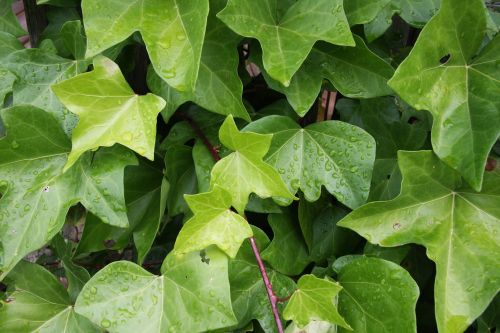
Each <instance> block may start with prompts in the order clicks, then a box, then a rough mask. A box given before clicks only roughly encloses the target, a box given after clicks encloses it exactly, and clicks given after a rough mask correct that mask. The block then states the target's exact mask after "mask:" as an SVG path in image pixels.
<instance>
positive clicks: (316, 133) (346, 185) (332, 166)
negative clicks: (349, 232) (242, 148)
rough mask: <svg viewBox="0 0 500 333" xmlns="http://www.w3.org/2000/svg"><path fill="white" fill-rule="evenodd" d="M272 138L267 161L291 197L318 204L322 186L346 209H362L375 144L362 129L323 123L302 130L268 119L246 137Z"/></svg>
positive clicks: (286, 120)
mask: <svg viewBox="0 0 500 333" xmlns="http://www.w3.org/2000/svg"><path fill="white" fill-rule="evenodd" d="M246 130H248V131H253V132H258V133H272V134H273V140H272V144H271V149H270V150H269V152H268V153H267V155H266V161H267V162H268V163H269V164H271V165H272V166H274V167H275V168H276V169H277V170H278V172H279V173H280V175H281V178H282V179H283V181H284V182H285V183H286V185H287V186H288V188H289V189H290V190H291V191H292V193H296V192H297V191H298V190H299V189H301V190H302V191H303V192H304V195H305V198H306V200H308V201H316V200H318V198H319V196H320V194H321V186H322V185H324V186H325V187H326V189H327V190H328V192H330V193H331V194H333V195H334V196H335V197H336V198H337V199H338V200H339V201H340V202H342V203H343V204H345V205H347V206H348V207H350V208H355V207H358V206H360V205H362V204H363V203H364V202H365V201H366V198H367V197H368V192H369V190H370V178H371V170H372V168H373V160H374V159H375V141H374V140H373V138H372V137H371V136H370V135H369V134H368V133H366V132H365V131H363V130H362V129H360V128H358V127H355V126H352V125H349V124H346V123H344V122H340V121H333V120H332V121H323V122H320V123H315V124H312V125H309V126H307V127H306V128H304V129H302V128H300V126H299V125H298V124H297V123H296V122H294V121H292V120H291V119H290V118H288V117H283V116H269V117H265V118H262V119H259V120H256V121H254V122H252V123H251V124H250V125H248V126H247V127H246V128H245V131H246Z"/></svg>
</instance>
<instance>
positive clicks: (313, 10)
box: [217, 0, 354, 87]
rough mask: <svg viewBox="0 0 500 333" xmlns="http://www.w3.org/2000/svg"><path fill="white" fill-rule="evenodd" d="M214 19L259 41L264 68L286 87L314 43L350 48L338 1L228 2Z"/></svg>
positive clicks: (347, 27) (348, 31) (340, 2)
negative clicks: (320, 41)
mask: <svg viewBox="0 0 500 333" xmlns="http://www.w3.org/2000/svg"><path fill="white" fill-rule="evenodd" d="M217 16H218V17H219V18H220V19H221V20H222V21H224V23H226V24H227V25H228V26H229V27H230V28H231V29H233V30H234V31H235V32H236V33H238V34H240V35H242V36H245V37H252V38H256V39H258V40H259V42H260V43H261V45H262V50H263V59H262V60H263V62H264V68H265V69H266V71H267V72H268V73H269V75H270V76H271V77H272V78H273V79H275V80H277V81H279V82H281V83H282V84H283V85H284V86H286V87H287V86H288V85H289V84H290V80H291V79H292V76H293V75H294V74H295V72H296V71H297V70H298V69H299V67H300V65H301V64H302V63H303V62H304V60H305V59H306V57H307V55H308V54H309V52H310V51H311V49H312V47H313V45H314V43H316V41H318V40H323V41H326V42H329V43H332V44H337V45H347V46H354V41H353V39H352V35H351V31H350V30H349V24H348V23H347V19H346V17H345V14H344V8H343V1H342V0H332V1H330V0H320V1H313V0H299V1H296V2H295V1H276V0H258V1H255V0H229V1H228V4H227V6H226V8H224V9H223V10H222V11H221V12H220V13H219V14H217Z"/></svg>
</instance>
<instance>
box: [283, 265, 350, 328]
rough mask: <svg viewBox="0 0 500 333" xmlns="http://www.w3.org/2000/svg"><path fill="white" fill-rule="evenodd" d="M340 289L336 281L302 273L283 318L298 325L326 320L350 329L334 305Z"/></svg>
mask: <svg viewBox="0 0 500 333" xmlns="http://www.w3.org/2000/svg"><path fill="white" fill-rule="evenodd" d="M341 289H342V287H341V286H340V285H339V284H338V283H336V282H333V281H331V280H330V279H328V278H324V279H320V278H317V277H315V276H314V275H310V274H307V275H303V276H302V277H301V278H300V279H299V282H298V283H297V290H295V292H294V293H293V295H292V297H291V298H290V301H289V302H288V304H287V306H286V308H285V311H284V312H283V318H285V319H286V320H293V322H294V323H296V324H297V325H298V326H299V327H303V326H305V325H307V324H309V323H310V322H311V321H326V322H329V323H331V324H337V325H339V326H340V327H345V328H347V329H350V326H349V324H348V323H347V322H346V321H345V320H344V318H342V316H341V315H340V314H339V313H338V311H337V307H336V305H335V299H336V297H337V295H338V293H339V291H340V290H341Z"/></svg>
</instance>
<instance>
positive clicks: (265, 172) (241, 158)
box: [210, 115, 295, 213]
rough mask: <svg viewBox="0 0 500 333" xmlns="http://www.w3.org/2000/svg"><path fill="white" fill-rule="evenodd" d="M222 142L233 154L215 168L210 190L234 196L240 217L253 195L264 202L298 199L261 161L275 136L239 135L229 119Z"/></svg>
mask: <svg viewBox="0 0 500 333" xmlns="http://www.w3.org/2000/svg"><path fill="white" fill-rule="evenodd" d="M219 138H220V141H221V142H222V144H224V145H225V146H226V147H227V148H229V149H231V150H233V151H234V152H233V153H231V154H229V155H228V156H226V157H224V158H223V159H221V160H220V161H218V162H217V163H216V164H215V166H214V167H213V169H212V177H211V182H210V186H211V187H212V188H213V186H215V185H219V186H220V187H222V188H224V189H225V190H227V191H228V192H229V193H231V196H232V205H233V207H234V208H235V209H236V210H237V211H238V212H239V213H243V212H244V210H245V207H246V205H247V203H248V196H249V195H250V193H255V194H257V195H258V196H259V197H261V198H269V197H280V198H284V199H288V200H293V199H295V197H294V196H293V194H291V193H290V192H289V191H288V189H287V187H286V185H285V184H284V183H283V181H282V180H281V178H280V175H279V173H278V172H277V171H276V170H275V169H274V168H273V167H272V166H271V165H269V164H267V163H265V162H264V161H263V160H262V158H263V157H264V155H266V153H267V151H268V150H269V146H270V145H271V139H272V135H263V134H257V133H250V132H246V133H244V132H239V131H238V127H236V124H235V123H234V119H233V117H232V116H231V115H230V116H228V117H227V118H226V120H225V121H224V123H223V124H222V126H221V127H220V130H219Z"/></svg>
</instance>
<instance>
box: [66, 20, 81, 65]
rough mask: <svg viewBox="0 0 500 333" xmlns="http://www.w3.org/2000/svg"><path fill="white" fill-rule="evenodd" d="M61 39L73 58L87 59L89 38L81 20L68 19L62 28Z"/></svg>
mask: <svg viewBox="0 0 500 333" xmlns="http://www.w3.org/2000/svg"><path fill="white" fill-rule="evenodd" d="M61 39H62V40H63V42H64V45H65V46H66V48H67V49H68V50H69V52H70V53H71V55H72V56H73V58H75V59H78V60H83V59H85V50H86V48H87V38H86V37H85V31H84V29H83V25H82V22H81V21H80V20H76V21H67V22H66V23H64V25H63V26H62V28H61Z"/></svg>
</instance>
